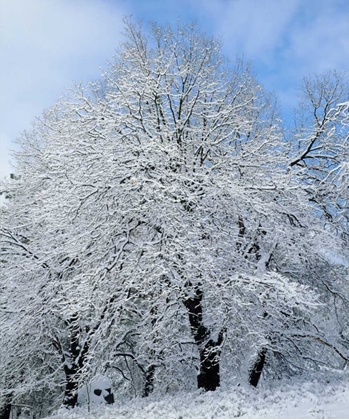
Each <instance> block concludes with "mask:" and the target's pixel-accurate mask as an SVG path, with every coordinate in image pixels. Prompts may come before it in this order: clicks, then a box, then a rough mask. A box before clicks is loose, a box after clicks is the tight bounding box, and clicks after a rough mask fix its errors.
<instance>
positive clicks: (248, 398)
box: [52, 381, 349, 419]
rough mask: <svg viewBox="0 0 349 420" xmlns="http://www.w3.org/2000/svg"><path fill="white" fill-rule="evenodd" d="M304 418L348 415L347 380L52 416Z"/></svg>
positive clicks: (126, 403) (155, 399) (132, 402)
mask: <svg viewBox="0 0 349 420" xmlns="http://www.w3.org/2000/svg"><path fill="white" fill-rule="evenodd" d="M234 417H241V418H285V419H289V418H294V419H297V418H305V419H323V418H329V419H345V418H346V419H349V381H348V383H346V381H333V382H330V383H326V384H325V383H320V382H318V381H313V382H306V383H300V384H292V385H288V384H287V383H286V382H280V383H277V384H276V383H275V384H274V385H273V386H268V387H267V388H266V387H263V388H260V389H256V390H255V389H250V388H243V387H232V388H230V389H229V390H227V389H225V390H222V389H220V390H218V391H215V392H208V393H200V392H199V391H196V392H193V393H176V394H174V395H165V396H164V395H162V396H161V395H156V394H155V395H152V396H150V397H148V398H134V399H128V400H124V399H123V400H118V399H117V398H116V401H115V404H114V405H109V406H107V405H103V406H99V407H96V406H95V407H92V408H91V410H90V412H88V410H87V407H78V408H76V409H74V410H70V411H68V410H66V409H60V410H58V411H57V412H55V413H54V415H53V416H52V418H66V419H67V418H177V419H180V418H234Z"/></svg>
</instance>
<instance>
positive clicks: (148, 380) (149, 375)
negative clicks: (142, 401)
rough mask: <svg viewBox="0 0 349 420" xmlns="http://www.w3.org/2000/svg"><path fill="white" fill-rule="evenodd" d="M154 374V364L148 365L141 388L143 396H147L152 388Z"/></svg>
mask: <svg viewBox="0 0 349 420" xmlns="http://www.w3.org/2000/svg"><path fill="white" fill-rule="evenodd" d="M154 374H155V366H154V365H150V366H149V367H148V369H147V371H146V374H145V385H144V390H143V397H148V396H149V395H150V394H151V393H152V392H153V390H154Z"/></svg>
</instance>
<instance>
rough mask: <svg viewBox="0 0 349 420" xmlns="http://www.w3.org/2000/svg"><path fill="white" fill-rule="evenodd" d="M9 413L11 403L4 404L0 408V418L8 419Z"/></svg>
mask: <svg viewBox="0 0 349 420" xmlns="http://www.w3.org/2000/svg"><path fill="white" fill-rule="evenodd" d="M10 414H11V404H6V405H5V406H4V407H3V408H2V409H1V410H0V419H9V418H10Z"/></svg>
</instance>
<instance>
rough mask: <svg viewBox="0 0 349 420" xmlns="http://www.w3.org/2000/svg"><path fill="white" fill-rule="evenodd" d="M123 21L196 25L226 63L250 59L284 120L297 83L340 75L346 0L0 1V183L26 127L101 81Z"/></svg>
mask: <svg viewBox="0 0 349 420" xmlns="http://www.w3.org/2000/svg"><path fill="white" fill-rule="evenodd" d="M130 15H132V17H133V18H134V19H143V20H144V22H148V21H156V22H158V23H160V24H166V23H170V24H174V25H175V24H176V23H177V21H178V19H180V21H181V22H183V23H186V22H192V21H195V22H196V23H197V24H198V26H199V27H200V28H202V29H204V30H205V31H206V32H207V33H208V34H210V35H213V36H215V37H217V38H220V39H221V40H222V42H223V51H224V53H225V55H226V56H228V57H229V58H231V59H232V60H234V59H235V57H236V56H237V55H239V56H240V55H244V57H245V58H246V59H248V60H252V62H253V65H254V69H255V73H256V74H257V78H258V79H259V81H260V83H261V84H262V85H264V87H265V88H266V89H268V90H274V91H275V92H276V94H277V95H278V97H279V99H280V103H281V106H282V109H283V114H284V117H285V118H286V119H287V120H289V119H290V115H291V110H292V108H293V107H294V106H295V105H296V103H297V87H298V86H299V84H300V82H301V80H302V78H303V77H304V76H307V75H310V74H314V73H322V72H325V71H327V70H329V69H337V70H340V71H348V70H349V0H0V63H1V66H0V176H5V175H8V174H9V173H10V172H11V171H13V170H12V169H11V166H10V165H9V163H8V161H9V159H10V153H9V149H11V148H15V147H16V146H15V145H14V143H13V142H14V140H15V139H16V137H18V136H19V134H20V133H21V132H22V131H23V130H24V129H28V128H30V124H31V121H32V120H33V118H34V117H35V116H36V115H40V114H41V113H42V111H43V110H44V109H45V108H47V107H49V106H51V105H52V104H53V103H54V102H55V101H56V100H57V99H58V97H59V96H60V95H61V93H63V92H64V90H65V88H67V87H69V86H71V85H72V83H73V82H74V81H75V82H78V81H82V82H88V81H90V80H94V79H96V78H98V77H99V76H100V74H101V70H100V68H101V67H102V68H103V67H104V68H106V66H107V60H108V59H110V58H111V57H112V56H113V54H114V51H115V49H116V48H117V47H118V45H119V43H120V42H121V40H122V29H123V23H122V19H123V16H130Z"/></svg>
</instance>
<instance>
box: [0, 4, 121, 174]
mask: <svg viewBox="0 0 349 420" xmlns="http://www.w3.org/2000/svg"><path fill="white" fill-rule="evenodd" d="M121 5H124V3H118V4H117V5H116V4H115V3H108V2H106V1H98V2H97V1H93V0H49V1H48V0H30V1H28V0H0V62H1V66H0V92H1V93H0V165H1V169H0V175H2V174H3V173H4V172H6V173H7V171H8V170H9V168H8V166H7V164H6V161H7V160H8V148H9V147H12V144H11V141H12V140H14V138H15V137H17V136H18V135H19V133H20V132H21V131H23V129H25V128H28V127H29V125H30V122H31V121H32V119H33V117H34V116H35V115H38V114H41V112H42V110H43V109H44V108H46V107H49V106H50V105H52V104H53V103H54V101H55V100H56V99H57V98H58V97H59V96H60V94H61V93H62V92H63V91H64V89H65V88H66V87H68V86H70V85H71V84H72V82H73V81H79V80H80V79H81V77H83V80H82V81H83V82H87V81H89V80H93V79H95V78H97V77H98V76H99V74H100V71H99V70H98V67H100V66H104V67H106V60H107V59H110V58H111V56H112V55H113V52H114V50H115V48H117V46H118V43H119V41H120V39H121V31H122V28H123V24H122V17H123V15H125V14H127V12H128V11H127V10H125V9H122V8H121Z"/></svg>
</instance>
